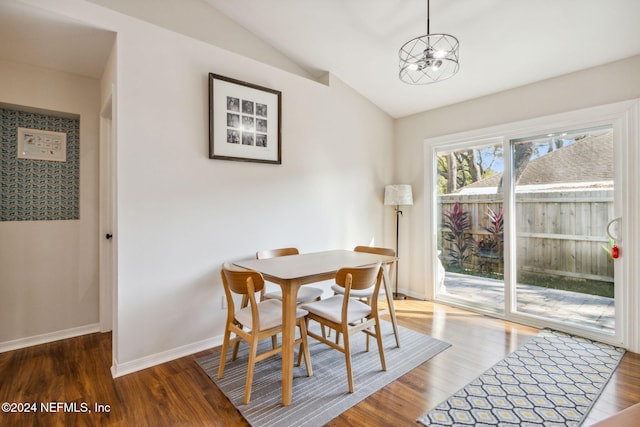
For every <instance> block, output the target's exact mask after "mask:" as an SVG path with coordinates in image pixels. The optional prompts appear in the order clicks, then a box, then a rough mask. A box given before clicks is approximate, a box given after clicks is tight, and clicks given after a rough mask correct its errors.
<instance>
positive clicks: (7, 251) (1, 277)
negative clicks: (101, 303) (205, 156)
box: [0, 61, 100, 351]
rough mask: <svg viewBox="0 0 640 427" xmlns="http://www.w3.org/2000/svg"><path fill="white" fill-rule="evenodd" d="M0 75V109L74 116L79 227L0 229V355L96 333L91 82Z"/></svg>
mask: <svg viewBox="0 0 640 427" xmlns="http://www.w3.org/2000/svg"><path fill="white" fill-rule="evenodd" d="M0 75H1V76H2V78H0V94H1V95H0V102H4V103H8V104H14V105H20V106H27V107H32V108H39V109H45V110H51V111H58V112H66V113H72V114H77V115H80V219H79V220H67V221H2V222H0V295H1V297H0V351H2V350H8V349H11V348H16V347H20V346H23V345H24V342H25V341H26V342H28V343H31V344H33V343H36V342H39V340H41V341H47V340H51V339H52V338H53V337H62V336H65V335H75V334H78V333H82V332H87V331H91V330H96V329H97V326H96V324H97V322H98V263H97V261H98V258H97V240H96V239H97V224H98V222H97V219H98V181H97V177H98V175H97V166H98V162H97V161H98V109H99V99H100V93H99V82H98V81H97V80H94V79H89V78H85V77H81V76H76V75H72V74H67V73H60V72H56V71H52V70H48V69H43V68H37V67H32V66H27V65H22V64H16V63H11V62H6V61H0ZM43 335H44V336H43Z"/></svg>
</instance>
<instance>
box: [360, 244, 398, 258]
mask: <svg viewBox="0 0 640 427" xmlns="http://www.w3.org/2000/svg"><path fill="white" fill-rule="evenodd" d="M353 251H354V252H367V253H370V254H377V255H385V256H396V251H395V250H394V249H390V248H377V247H375V246H356V247H355V248H353Z"/></svg>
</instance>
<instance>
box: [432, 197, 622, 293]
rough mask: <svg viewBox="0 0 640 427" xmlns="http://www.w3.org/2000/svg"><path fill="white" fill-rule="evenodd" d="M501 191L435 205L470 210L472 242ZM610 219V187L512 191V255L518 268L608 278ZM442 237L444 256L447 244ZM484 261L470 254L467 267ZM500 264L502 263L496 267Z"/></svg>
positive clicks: (497, 205) (495, 206) (610, 265)
mask: <svg viewBox="0 0 640 427" xmlns="http://www.w3.org/2000/svg"><path fill="white" fill-rule="evenodd" d="M502 198H503V195H502V194H492V195H460V194H448V195H442V196H440V198H439V200H440V208H441V209H442V208H446V209H451V208H452V207H453V204H454V203H455V202H456V201H458V202H459V203H460V204H461V205H462V206H463V208H464V209H465V211H468V212H470V216H471V223H472V230H470V234H471V235H472V236H473V238H474V240H475V241H479V240H480V239H482V238H483V237H487V235H488V233H487V232H486V231H485V230H484V228H483V227H486V226H488V224H489V218H488V216H487V209H488V208H489V207H490V208H491V209H492V210H493V211H495V212H499V211H500V209H501V207H502ZM611 218H613V190H612V189H604V190H602V189H600V190H595V191H594V190H578V191H562V192H551V191H549V192H539V193H518V194H517V195H516V212H515V222H516V237H517V238H516V257H517V258H516V259H517V266H518V268H519V269H523V268H526V269H528V270H529V271H535V272H545V271H546V272H548V274H555V275H558V274H560V275H566V276H570V277H575V278H598V279H597V280H605V281H613V263H612V262H611V260H610V259H609V257H608V255H607V254H606V252H605V251H604V250H603V248H602V246H603V245H604V246H607V245H608V241H609V239H608V237H607V235H606V230H605V229H606V224H607V223H608V221H609V220H610V219H611ZM447 245H448V244H447V242H444V247H443V255H445V258H446V254H447V252H448V249H449V247H448V246H447ZM482 262H484V261H483V260H482V259H481V258H480V257H477V256H473V257H471V261H470V263H469V265H468V266H466V267H467V268H478V267H479V264H480V263H482ZM500 269H501V266H500Z"/></svg>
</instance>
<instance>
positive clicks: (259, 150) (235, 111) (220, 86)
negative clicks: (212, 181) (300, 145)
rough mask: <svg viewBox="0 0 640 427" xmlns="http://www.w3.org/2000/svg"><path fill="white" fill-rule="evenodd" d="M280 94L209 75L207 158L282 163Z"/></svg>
mask: <svg viewBox="0 0 640 427" xmlns="http://www.w3.org/2000/svg"><path fill="white" fill-rule="evenodd" d="M281 107H282V93H281V92H280V91H278V90H274V89H270V88H266V87H263V86H258V85H255V84H251V83H247V82H243V81H240V80H236V79H232V78H229V77H225V76H221V75H218V74H214V73H209V158H211V159H219V160H234V161H241V162H258V163H273V164H281V163H282V138H281V133H280V126H281V120H282V119H281Z"/></svg>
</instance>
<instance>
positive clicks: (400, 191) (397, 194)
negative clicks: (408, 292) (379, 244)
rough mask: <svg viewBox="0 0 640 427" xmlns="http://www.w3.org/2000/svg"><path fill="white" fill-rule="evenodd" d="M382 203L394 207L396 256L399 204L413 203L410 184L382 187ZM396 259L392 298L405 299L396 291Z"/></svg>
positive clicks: (397, 270) (398, 239)
mask: <svg viewBox="0 0 640 427" xmlns="http://www.w3.org/2000/svg"><path fill="white" fill-rule="evenodd" d="M384 204H385V205H387V206H395V209H396V258H397V257H398V250H399V245H398V243H399V241H400V216H401V215H402V211H401V210H400V206H402V205H413V193H412V191H411V185H408V184H390V185H387V186H385V188H384ZM399 271H400V268H399V267H398V260H396V291H395V292H394V293H393V298H394V299H406V298H407V297H406V296H405V295H404V294H401V293H399V292H398V272H399Z"/></svg>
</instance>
